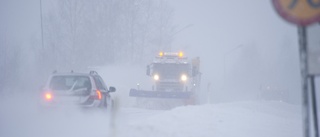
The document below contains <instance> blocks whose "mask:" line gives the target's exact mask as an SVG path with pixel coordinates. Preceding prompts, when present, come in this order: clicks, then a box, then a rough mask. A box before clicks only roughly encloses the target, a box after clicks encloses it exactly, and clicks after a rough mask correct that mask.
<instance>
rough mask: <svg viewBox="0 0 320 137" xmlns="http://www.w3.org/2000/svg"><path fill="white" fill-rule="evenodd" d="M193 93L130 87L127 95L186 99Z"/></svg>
mask: <svg viewBox="0 0 320 137" xmlns="http://www.w3.org/2000/svg"><path fill="white" fill-rule="evenodd" d="M192 95H193V93H192V92H178V91H175V92H167V91H147V90H136V89H130V93H129V96H131V97H145V98H172V99H188V98H191V97H192Z"/></svg>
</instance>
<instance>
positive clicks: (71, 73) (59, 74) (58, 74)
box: [52, 72, 92, 76]
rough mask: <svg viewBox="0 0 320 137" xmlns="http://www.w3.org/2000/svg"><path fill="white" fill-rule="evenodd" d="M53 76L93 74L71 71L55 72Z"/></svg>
mask: <svg viewBox="0 0 320 137" xmlns="http://www.w3.org/2000/svg"><path fill="white" fill-rule="evenodd" d="M52 76H92V75H90V74H88V73H73V72H69V73H63V72H61V73H54V74H52Z"/></svg>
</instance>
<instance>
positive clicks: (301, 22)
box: [272, 0, 320, 137]
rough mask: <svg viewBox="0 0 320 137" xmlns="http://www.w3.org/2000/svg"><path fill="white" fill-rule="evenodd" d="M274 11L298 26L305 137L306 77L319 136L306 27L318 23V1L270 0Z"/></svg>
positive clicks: (319, 2) (319, 4) (319, 12)
mask: <svg viewBox="0 0 320 137" xmlns="http://www.w3.org/2000/svg"><path fill="white" fill-rule="evenodd" d="M272 3H273V5H274V7H275V10H276V11H277V12H278V14H279V15H280V16H281V17H282V18H284V19H285V20H286V21H288V22H290V23H293V24H295V25H297V26H298V35H299V50H300V69H301V76H302V81H301V82H302V93H303V94H302V95H303V112H304V113H303V124H304V135H305V137H309V136H310V128H309V125H310V123H309V122H310V117H309V112H310V111H309V108H310V107H309V93H308V92H309V90H308V85H309V84H308V76H310V78H311V82H312V83H311V85H312V87H311V90H312V94H311V96H312V98H311V99H312V100H313V101H312V105H313V107H312V111H313V118H314V120H315V121H314V122H313V123H314V129H315V130H314V131H315V137H318V135H319V131H318V130H319V129H318V120H317V119H318V118H317V110H316V100H315V88H314V74H311V75H310V73H309V67H308V66H309V64H308V46H307V32H306V27H307V26H308V25H310V24H313V23H316V22H319V21H320V1H319V0H272Z"/></svg>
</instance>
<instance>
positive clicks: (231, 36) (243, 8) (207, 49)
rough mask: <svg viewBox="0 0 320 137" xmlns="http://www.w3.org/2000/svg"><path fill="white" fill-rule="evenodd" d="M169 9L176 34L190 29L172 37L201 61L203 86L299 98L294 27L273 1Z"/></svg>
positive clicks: (177, 2)
mask: <svg viewBox="0 0 320 137" xmlns="http://www.w3.org/2000/svg"><path fill="white" fill-rule="evenodd" d="M170 3H171V4H172V6H173V7H174V8H175V18H174V21H175V23H176V24H177V25H178V26H179V27H178V28H184V27H185V26H188V25H189V24H192V26H191V27H188V28H186V29H184V30H182V31H181V32H179V33H178V34H177V35H176V41H175V43H174V46H176V50H185V51H187V53H188V54H189V55H190V54H191V55H193V56H200V57H201V61H202V64H201V65H202V71H203V73H204V75H203V78H204V80H203V84H206V83H205V82H208V83H209V82H210V83H212V85H214V86H215V87H213V88H214V89H215V90H225V89H226V87H227V88H229V89H230V87H232V86H236V87H238V89H239V88H240V89H239V90H243V89H247V90H250V89H253V90H254V89H256V90H259V89H261V88H264V87H265V86H272V87H274V88H278V89H282V90H286V92H292V94H291V93H290V94H291V95H294V97H292V98H291V99H292V100H294V99H293V98H295V99H299V98H300V97H299V96H300V95H301V93H300V86H299V84H300V72H299V56H298V55H299V54H298V36H297V35H298V34H297V27H296V26H294V25H292V24H290V23H287V22H286V21H285V20H283V19H282V18H281V17H280V16H278V14H277V13H276V11H275V10H274V8H273V5H272V3H271V1H269V0H263V1H256V0H242V1H241V2H240V1H218V0H201V1H195V0H174V1H170ZM178 30H179V29H178ZM316 33H317V32H316ZM318 34H320V33H319V31H318ZM313 35H315V34H313ZM242 54H247V56H248V57H247V58H244V57H243V55H242ZM250 58H256V60H252V59H250ZM255 62H256V63H255ZM257 62H258V63H257ZM255 68H257V69H259V70H257V69H255ZM225 73H226V74H225ZM250 77H251V78H250ZM226 81H227V82H226ZM244 81H245V82H244ZM225 83H227V84H225ZM237 83H238V85H237ZM250 85H251V86H252V87H250ZM241 86H243V87H242V88H241ZM231 90H232V88H231Z"/></svg>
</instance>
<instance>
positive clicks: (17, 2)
mask: <svg viewBox="0 0 320 137" xmlns="http://www.w3.org/2000/svg"><path fill="white" fill-rule="evenodd" d="M168 2H169V4H171V5H172V7H173V8H174V11H175V13H174V18H173V21H174V24H175V25H177V31H178V32H177V34H176V35H175V38H176V39H175V41H174V43H173V49H172V50H173V51H178V50H182V51H185V52H186V55H189V56H190V57H195V56H200V57H201V62H202V64H201V69H202V72H203V85H207V84H208V83H211V84H212V85H213V86H212V88H213V89H214V90H216V91H223V90H226V89H232V87H235V88H242V89H251V90H254V89H256V90H257V89H259V88H263V86H266V85H271V86H274V87H277V88H281V89H284V90H287V91H294V93H295V95H296V96H298V95H300V93H298V91H299V90H300V89H299V88H300V87H299V84H300V77H299V76H300V74H299V56H298V55H299V54H298V37H297V27H296V26H294V25H292V24H289V23H287V22H286V21H284V20H283V19H282V18H280V17H279V16H278V15H277V13H276V12H275V10H274V9H273V6H272V4H271V1H269V0H259V1H257V0H242V1H241V2H240V1H236V0H234V1H220V0H169V1H168ZM39 5H40V4H39V0H29V1H25V0H12V1H9V0H5V1H0V11H1V12H0V17H1V18H2V19H1V21H2V23H1V24H2V26H1V27H0V30H1V31H2V34H1V35H3V34H5V35H7V36H6V37H7V38H11V39H16V42H17V43H18V44H26V45H30V44H35V43H33V42H34V41H35V40H38V41H39V42H40V40H39V39H40V38H41V36H40V34H41V31H40V13H39V11H40V9H39ZM50 6H51V5H50V4H48V3H47V2H44V3H43V9H44V12H46V11H47V10H48V9H50ZM314 26H315V25H314ZM318 26H319V25H318ZM318 26H315V28H313V29H311V30H310V31H312V35H311V36H310V37H313V39H317V37H316V36H317V34H320V33H319V27H318ZM318 36H319V35H318ZM32 41H33V42H32ZM317 42H318V41H317V40H316V41H315V42H313V43H317ZM319 43H320V42H319ZM38 44H39V45H40V43H38ZM313 45H314V44H313ZM250 85H251V86H252V87H250ZM279 85H280V86H279ZM226 87H227V88H226ZM295 98H297V97H295Z"/></svg>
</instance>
